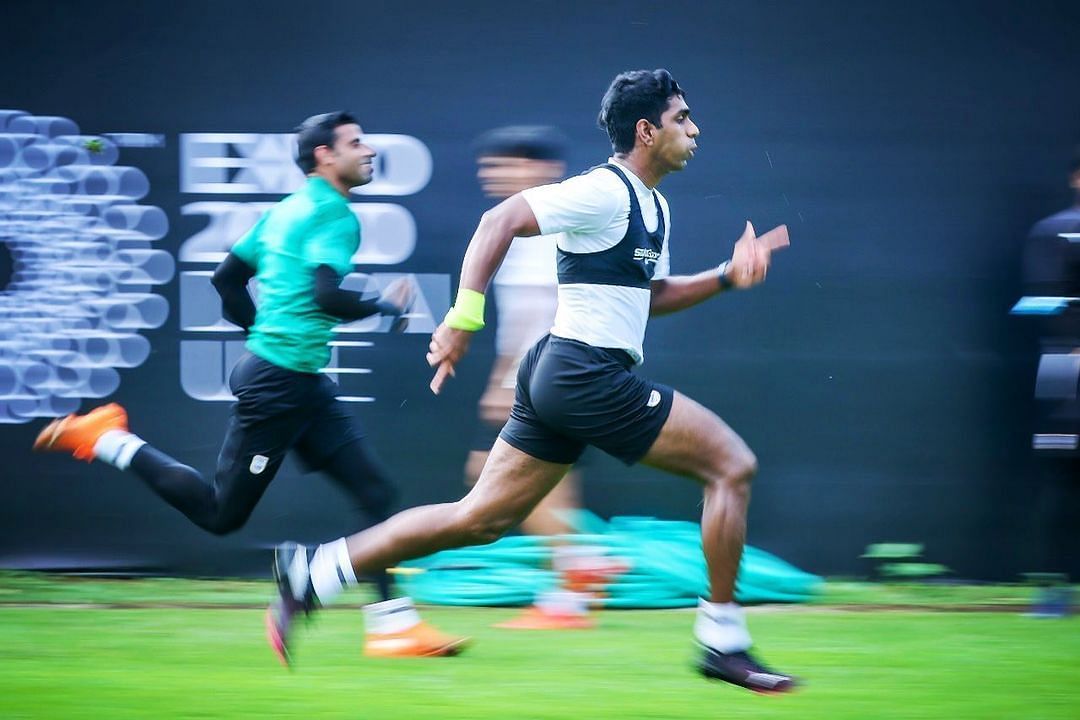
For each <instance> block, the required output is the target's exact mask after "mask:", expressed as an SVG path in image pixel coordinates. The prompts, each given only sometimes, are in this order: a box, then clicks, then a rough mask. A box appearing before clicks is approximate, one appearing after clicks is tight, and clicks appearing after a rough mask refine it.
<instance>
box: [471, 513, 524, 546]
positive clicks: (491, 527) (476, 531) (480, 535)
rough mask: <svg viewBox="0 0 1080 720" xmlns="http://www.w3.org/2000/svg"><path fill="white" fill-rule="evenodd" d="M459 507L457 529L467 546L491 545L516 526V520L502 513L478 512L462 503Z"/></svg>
mask: <svg viewBox="0 0 1080 720" xmlns="http://www.w3.org/2000/svg"><path fill="white" fill-rule="evenodd" d="M459 505H460V506H461V507H460V508H459V510H458V518H459V519H458V529H459V532H461V533H462V534H463V535H464V540H465V543H466V544H468V545H487V544H489V543H493V542H495V541H496V540H498V539H499V538H501V537H502V536H503V535H505V534H506V533H507V532H508V531H509V530H510V528H512V527H514V525H516V524H517V518H514V517H509V516H507V515H506V514H504V513H498V512H485V511H480V510H478V509H476V508H471V507H469V506H467V505H465V504H464V503H459Z"/></svg>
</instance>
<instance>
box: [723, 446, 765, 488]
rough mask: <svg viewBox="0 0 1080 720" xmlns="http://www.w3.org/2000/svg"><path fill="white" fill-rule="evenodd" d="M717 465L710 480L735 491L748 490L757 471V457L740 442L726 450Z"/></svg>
mask: <svg viewBox="0 0 1080 720" xmlns="http://www.w3.org/2000/svg"><path fill="white" fill-rule="evenodd" d="M717 465H718V469H717V472H715V473H714V474H713V477H712V480H713V481H714V482H716V483H719V484H723V485H725V486H727V487H733V488H736V489H745V490H749V488H750V483H751V481H752V480H753V479H754V476H755V475H756V474H757V470H758V462H757V457H756V456H755V455H754V453H753V451H752V450H750V448H748V447H747V446H746V444H745V443H743V442H741V441H740V442H739V443H738V444H737V445H736V446H735V447H732V448H728V451H727V452H726V453H724V456H723V459H722V460H721V461H720V462H719V463H717Z"/></svg>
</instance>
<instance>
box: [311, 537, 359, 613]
mask: <svg viewBox="0 0 1080 720" xmlns="http://www.w3.org/2000/svg"><path fill="white" fill-rule="evenodd" d="M310 567H311V570H310V572H311V586H312V587H313V588H314V589H315V597H317V598H319V602H320V603H321V604H323V605H328V604H329V603H330V601H331V600H333V599H334V598H335V597H337V596H338V594H339V593H340V592H341V591H342V590H344V589H345V588H346V587H347V586H349V585H355V584H356V573H354V572H353V567H352V561H351V560H350V559H349V548H348V546H347V545H346V544H345V538H339V539H337V540H335V541H334V542H329V543H325V544H323V545H320V546H319V547H317V548H315V556H314V557H313V558H311V565H310Z"/></svg>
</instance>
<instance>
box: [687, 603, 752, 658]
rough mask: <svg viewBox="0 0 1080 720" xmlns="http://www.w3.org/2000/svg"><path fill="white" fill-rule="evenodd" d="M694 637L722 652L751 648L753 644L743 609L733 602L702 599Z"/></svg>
mask: <svg viewBox="0 0 1080 720" xmlns="http://www.w3.org/2000/svg"><path fill="white" fill-rule="evenodd" d="M694 637H695V638H697V641H698V642H699V643H701V644H702V645H704V646H706V647H710V648H712V649H713V650H716V651H717V652H722V653H732V652H739V651H740V650H749V649H750V645H752V644H753V641H752V640H751V639H750V631H749V630H747V629H746V617H745V616H744V615H743V609H742V608H741V607H739V605H737V604H736V603H733V602H731V603H711V602H708V601H707V600H705V599H700V600H699V601H698V612H697V620H696V621H695V622H694Z"/></svg>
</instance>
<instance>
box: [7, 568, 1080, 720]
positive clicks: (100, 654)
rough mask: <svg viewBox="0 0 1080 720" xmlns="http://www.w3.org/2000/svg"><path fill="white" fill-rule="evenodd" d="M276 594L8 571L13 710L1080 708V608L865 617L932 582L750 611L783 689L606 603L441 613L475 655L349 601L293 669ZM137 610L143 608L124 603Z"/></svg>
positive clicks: (1012, 714) (493, 712) (172, 713)
mask: <svg viewBox="0 0 1080 720" xmlns="http://www.w3.org/2000/svg"><path fill="white" fill-rule="evenodd" d="M860 588H861V589H860ZM270 590H271V588H270V585H269V583H258V582H236V583H213V582H191V581H179V580H159V581H138V582H128V581H119V582H118V581H101V580H94V581H87V580H66V579H62V578H50V577H48V576H25V575H0V628H2V633H3V635H2V639H0V718H3V720H15V719H16V718H35V719H36V718H58V719H59V718H63V719H70V718H103V719H105V718H107V719H110V720H112V719H120V718H139V719H145V718H294V717H295V718H384V717H385V718H395V719H397V718H403V719H408V718H439V719H451V718H471V719H484V718H500V719H508V720H509V719H513V718H582V719H591V718H706V717H709V718H711V717H723V718H762V719H767V718H800V719H808V720H811V719H814V718H829V719H830V720H837V719H840V718H860V719H872V718H963V719H967V718H1024V719H1025V720H1028V719H1030V720H1035V719H1038V718H1061V719H1062V720H1065V719H1069V720H1075V719H1076V718H1078V717H1080V632H1078V631H1080V620H1077V619H1076V618H1071V619H1065V620H1038V619H1033V618H1028V617H1024V616H1023V615H1021V614H1020V613H1018V612H940V611H897V610H887V611H886V610H878V611H867V609H869V608H871V607H872V606H873V605H874V604H896V603H897V600H896V598H897V593H900V594H901V596H905V595H904V593H905V592H907V593H908V595H906V596H905V597H928V596H927V595H926V593H925V592H924V593H921V594H920V593H918V589H917V588H915V589H910V588H909V589H908V590H906V591H905V590H904V589H903V588H899V589H898V588H891V589H887V590H882V589H880V588H878V587H877V586H856V585H853V584H849V585H843V584H837V585H835V586H831V587H827V588H826V591H825V595H824V597H825V598H837V597H839V598H843V601H844V602H845V603H858V604H860V605H861V606H862V607H863V608H864V609H863V610H859V611H837V610H834V609H830V608H829V607H827V606H820V605H816V606H815V605H811V606H798V607H768V608H761V609H753V610H751V612H750V623H751V629H752V630H753V632H754V635H755V638H756V641H757V643H758V645H759V647H760V649H761V652H762V655H763V657H764V658H765V660H766V661H767V662H771V663H774V664H775V665H777V666H778V667H780V668H782V669H784V670H786V671H790V672H794V673H796V674H798V675H800V676H801V677H803V678H804V679H805V681H806V685H805V688H804V689H803V690H802V691H801V692H799V693H797V694H795V695H792V696H784V697H759V696H756V695H752V694H750V693H747V692H745V691H742V690H738V689H735V688H731V687H728V686H726V685H723V684H718V683H710V682H706V681H705V680H703V679H701V678H699V677H698V676H697V675H695V674H694V673H693V672H692V671H691V669H690V664H691V661H692V659H693V657H694V653H693V649H692V646H691V644H690V627H691V624H692V621H693V614H692V613H691V612H688V611H685V610H682V611H669V610H665V611H608V612H602V613H599V615H598V619H599V626H598V628H597V629H595V630H589V631H561V632H550V631H549V632H543V631H531V632H530V631H512V630H500V629H495V628H493V627H491V625H492V624H493V623H495V622H498V621H500V620H503V619H506V618H508V617H510V616H512V615H514V614H515V613H516V611H515V610H514V609H505V608H504V609H478V608H469V609H465V608H431V607H425V608H423V609H422V612H423V614H424V616H425V617H426V618H427V619H429V620H431V621H433V622H435V623H437V624H438V625H439V626H440V627H442V628H444V629H446V630H448V631H451V632H459V633H465V634H468V635H471V636H473V637H474V638H475V644H474V645H473V647H471V648H470V649H469V650H468V651H467V652H466V653H465V654H464V655H462V656H460V657H457V658H439V659H426V660H370V659H366V658H364V657H363V656H362V655H361V644H362V622H361V614H360V612H359V610H358V609H356V607H355V602H354V601H355V600H356V597H353V596H350V598H349V602H348V604H347V605H346V606H345V607H341V608H335V609H333V610H330V611H324V612H322V613H321V614H319V615H318V616H317V618H316V619H315V620H314V622H312V624H311V625H310V626H309V627H308V628H306V629H304V630H303V631H302V634H300V635H299V636H298V640H297V643H296V648H295V653H296V667H295V669H294V670H293V671H292V672H290V671H288V670H285V669H284V668H282V667H281V666H280V665H278V664H277V661H276V659H275V658H274V657H273V655H272V654H271V652H270V651H269V650H268V649H267V647H266V646H265V644H264V640H263V634H262V633H263V628H262V610H261V609H260V608H259V607H258V605H261V602H262V600H263V599H265V598H266V597H267V596H268V594H269V593H270ZM934 592H936V593H937V596H934V595H933V594H932V593H931V594H930V595H929V597H931V598H933V603H931V604H933V605H935V606H939V607H948V606H950V605H952V604H979V605H983V604H987V603H988V602H990V603H991V604H992V601H995V600H996V601H997V602H1000V603H1009V602H1011V601H1014V600H1021V599H1022V595H1021V594H1022V593H1025V594H1026V592H1027V591H1026V590H1024V589H1016V588H1011V589H1010V588H1006V589H1000V588H999V589H990V588H976V589H961V588H956V589H955V592H948V591H946V590H942V589H936V590H934ZM912 593H914V595H912ZM956 596H959V597H961V598H963V602H958V603H954V602H950V600H954V599H955V597H956ZM99 603H101V604H105V605H110V606H111V607H102V606H100V605H98V604H99ZM134 603H138V604H145V605H146V607H117V605H123V604H134ZM184 604H193V605H197V606H198V607H190V608H186V607H181V605H184Z"/></svg>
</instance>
